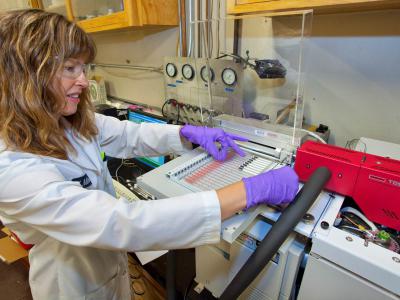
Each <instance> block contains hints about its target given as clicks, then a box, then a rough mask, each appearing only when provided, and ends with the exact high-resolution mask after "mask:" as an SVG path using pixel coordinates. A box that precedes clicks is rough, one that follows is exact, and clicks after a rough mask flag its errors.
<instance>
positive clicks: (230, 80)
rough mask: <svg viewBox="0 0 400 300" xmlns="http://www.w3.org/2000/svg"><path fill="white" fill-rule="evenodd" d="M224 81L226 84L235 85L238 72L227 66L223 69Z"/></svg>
mask: <svg viewBox="0 0 400 300" xmlns="http://www.w3.org/2000/svg"><path fill="white" fill-rule="evenodd" d="M222 81H223V82H224V83H225V84H226V85H234V84H235V83H236V81H237V76H236V72H235V71H234V70H233V69H231V68H226V69H224V70H223V71H222Z"/></svg>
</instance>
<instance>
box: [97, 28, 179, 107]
mask: <svg viewBox="0 0 400 300" xmlns="http://www.w3.org/2000/svg"><path fill="white" fill-rule="evenodd" d="M93 37H94V40H95V42H96V45H97V50H98V53H97V57H96V59H95V63H96V62H97V63H107V64H123V65H129V64H130V65H139V66H153V67H160V66H162V64H163V58H164V56H175V55H176V54H177V52H176V51H177V43H178V28H177V27H174V28H170V29H167V30H157V29H146V30H126V31H123V32H105V33H97V34H94V35H93ZM127 61H130V63H127ZM95 73H96V75H100V76H103V77H104V78H105V81H106V85H107V92H108V94H110V95H112V96H116V97H120V98H123V99H127V100H132V101H134V102H141V103H146V104H148V105H151V106H158V107H161V105H162V104H163V102H164V97H165V93H164V77H163V74H161V73H155V72H149V71H141V70H126V69H114V68H104V67H96V70H95Z"/></svg>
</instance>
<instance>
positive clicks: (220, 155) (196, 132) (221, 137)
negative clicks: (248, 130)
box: [180, 125, 247, 160]
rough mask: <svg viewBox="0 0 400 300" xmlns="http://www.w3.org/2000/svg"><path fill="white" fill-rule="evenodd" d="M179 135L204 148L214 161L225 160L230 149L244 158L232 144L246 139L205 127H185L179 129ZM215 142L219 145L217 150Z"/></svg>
mask: <svg viewBox="0 0 400 300" xmlns="http://www.w3.org/2000/svg"><path fill="white" fill-rule="evenodd" d="M180 133H181V135H182V136H183V137H185V138H186V139H187V140H188V141H190V142H192V143H194V144H198V145H200V146H201V147H203V148H204V150H206V151H207V152H208V153H209V154H211V155H212V157H214V159H216V160H225V159H226V156H227V155H228V150H229V148H232V149H233V150H234V151H235V152H236V153H237V154H239V155H240V156H245V155H246V154H245V153H244V151H243V150H242V149H240V148H239V146H238V145H237V144H236V143H235V142H234V140H237V141H247V139H246V138H244V137H241V136H238V135H234V134H230V133H227V132H225V131H223V130H222V129H221V128H210V127H205V126H193V125H185V126H183V127H182V128H181V130H180ZM215 142H218V143H220V144H221V147H220V148H218V147H217V146H216V145H215Z"/></svg>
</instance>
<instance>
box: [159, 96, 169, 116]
mask: <svg viewBox="0 0 400 300" xmlns="http://www.w3.org/2000/svg"><path fill="white" fill-rule="evenodd" d="M170 101H171V99H167V100H165V101H164V104H163V106H162V107H161V114H162V116H163V117H165V118H168V117H167V115H166V114H165V112H164V108H165V105H167V104H169V102H170Z"/></svg>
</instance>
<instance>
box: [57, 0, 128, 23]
mask: <svg viewBox="0 0 400 300" xmlns="http://www.w3.org/2000/svg"><path fill="white" fill-rule="evenodd" d="M53 1H54V0H53ZM70 2H71V7H72V12H73V17H74V20H75V21H82V20H90V19H94V18H97V17H102V16H110V15H113V14H114V13H121V12H124V10H125V5H124V1H123V0H85V1H81V0H71V1H70Z"/></svg>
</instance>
